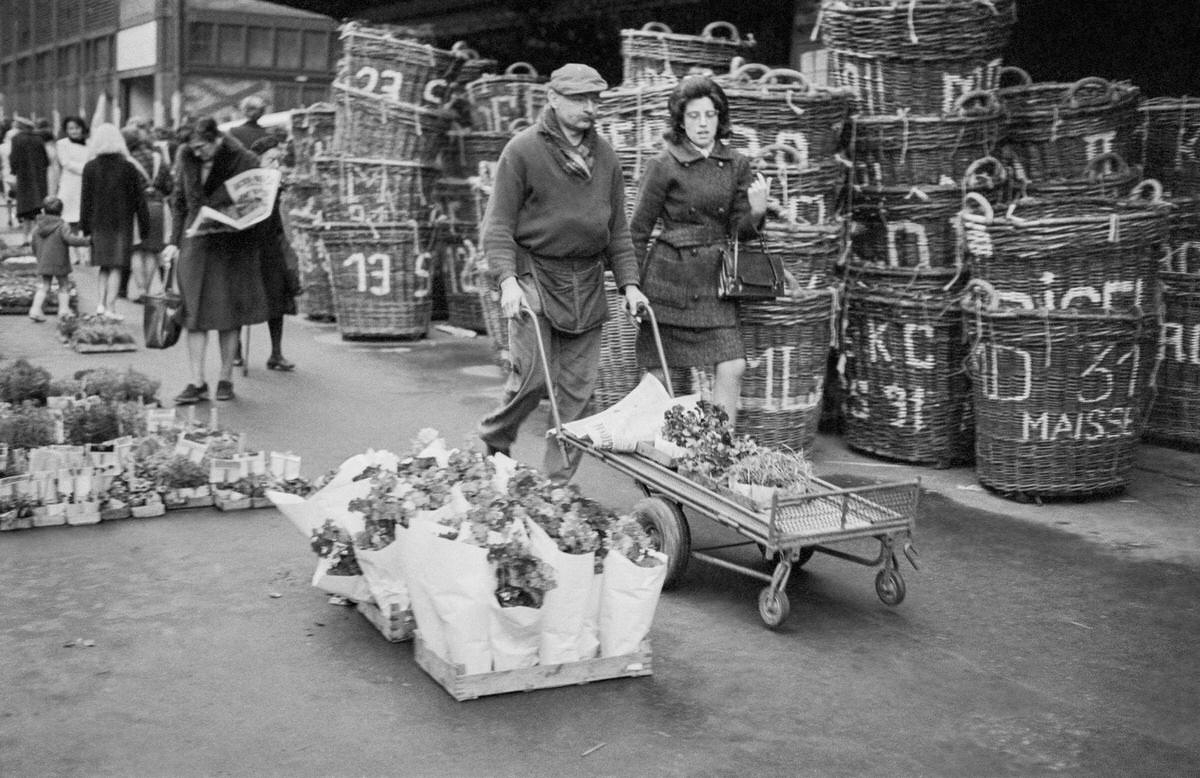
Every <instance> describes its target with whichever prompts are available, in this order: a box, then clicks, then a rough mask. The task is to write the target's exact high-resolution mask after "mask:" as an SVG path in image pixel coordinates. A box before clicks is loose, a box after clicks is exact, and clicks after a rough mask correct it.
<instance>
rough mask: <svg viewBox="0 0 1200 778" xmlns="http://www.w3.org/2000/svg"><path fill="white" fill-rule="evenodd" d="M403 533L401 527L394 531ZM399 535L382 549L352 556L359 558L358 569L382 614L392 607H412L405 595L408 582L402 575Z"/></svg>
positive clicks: (401, 551)
mask: <svg viewBox="0 0 1200 778" xmlns="http://www.w3.org/2000/svg"><path fill="white" fill-rule="evenodd" d="M397 530H400V531H403V527H397ZM401 537H402V536H401V533H400V532H397V533H396V540H394V541H392V542H391V543H389V544H388V545H387V546H385V547H383V548H381V549H378V550H376V549H369V548H356V549H355V550H354V555H355V556H356V557H358V566H359V567H361V568H362V571H363V578H364V579H365V580H366V582H367V588H368V589H370V590H371V597H372V598H374V600H375V604H376V605H378V606H379V607H380V609H382V610H383V612H384V613H388V612H390V611H391V606H392V605H395V606H397V607H398V608H400V609H401V610H408V609H409V608H410V607H411V606H412V599H411V598H410V597H409V594H408V581H407V576H406V575H405V571H404V549H403V548H401Z"/></svg>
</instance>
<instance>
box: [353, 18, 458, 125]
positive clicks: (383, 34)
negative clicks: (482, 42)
mask: <svg viewBox="0 0 1200 778" xmlns="http://www.w3.org/2000/svg"><path fill="white" fill-rule="evenodd" d="M340 30H341V42H342V58H341V59H340V60H339V61H338V72H337V77H336V80H335V81H334V86H335V87H343V88H349V89H351V90H354V91H356V92H361V93H364V94H367V95H374V96H377V97H380V98H386V99H388V100H389V101H391V102H400V103H409V104H411V105H428V104H430V103H433V104H437V105H440V104H441V103H442V102H443V101H444V99H445V97H446V94H445V90H444V86H445V85H446V84H449V83H453V82H455V81H456V80H457V77H458V74H459V72H460V71H461V70H462V69H463V67H464V65H465V64H466V63H467V60H468V58H469V57H470V55H471V54H473V52H471V51H470V50H469V49H467V48H466V47H465V46H462V47H461V48H459V49H458V50H456V51H447V50H445V49H439V48H436V47H434V46H431V45H430V44H428V43H422V42H421V41H418V40H414V39H412V38H406V37H399V36H397V35H396V34H395V33H394V32H393V31H391V30H388V29H386V28H381V27H367V26H365V25H363V24H360V23H358V22H347V23H346V24H343V25H342V26H341V28H340ZM477 56H478V55H476V57H477ZM475 77H477V76H475Z"/></svg>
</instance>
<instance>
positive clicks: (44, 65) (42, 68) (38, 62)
mask: <svg viewBox="0 0 1200 778" xmlns="http://www.w3.org/2000/svg"><path fill="white" fill-rule="evenodd" d="M53 76H54V74H53V73H52V72H51V67H50V52H48V51H44V52H42V53H41V54H38V55H37V57H36V58H35V59H34V64H33V77H34V79H36V80H37V81H45V80H46V79H48V78H53Z"/></svg>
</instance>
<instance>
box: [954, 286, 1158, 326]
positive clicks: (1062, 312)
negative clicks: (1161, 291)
mask: <svg viewBox="0 0 1200 778" xmlns="http://www.w3.org/2000/svg"><path fill="white" fill-rule="evenodd" d="M959 305H960V307H961V308H962V310H963V312H964V313H968V314H970V315H972V316H976V315H978V316H982V317H983V318H991V319H1040V320H1045V321H1093V322H1098V321H1113V322H1141V321H1144V320H1146V319H1151V320H1155V321H1157V319H1158V316H1157V315H1155V314H1151V313H1146V312H1145V311H1141V310H1138V309H1136V308H1135V309H1132V310H1129V309H1126V310H1122V309H1111V308H1110V309H1105V308H1090V309H1087V310H1084V309H1081V308H1067V309H1063V308H1053V309H1051V308H1013V307H1004V308H999V307H997V308H992V307H990V306H987V305H984V304H983V303H982V301H981V300H980V299H979V298H978V297H977V296H975V295H973V294H970V292H968V293H967V295H966V296H965V297H964V298H963V299H962V301H961V302H960V303H959Z"/></svg>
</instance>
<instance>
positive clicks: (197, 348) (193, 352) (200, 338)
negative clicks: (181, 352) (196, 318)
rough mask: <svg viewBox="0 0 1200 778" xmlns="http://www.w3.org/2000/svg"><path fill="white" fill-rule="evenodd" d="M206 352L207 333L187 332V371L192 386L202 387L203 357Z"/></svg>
mask: <svg viewBox="0 0 1200 778" xmlns="http://www.w3.org/2000/svg"><path fill="white" fill-rule="evenodd" d="M207 351H208V333H207V332H205V331H204V330H200V331H198V332H197V331H194V330H188V331H187V352H188V370H189V372H190V375H191V378H192V385H193V386H204V356H205V352H207Z"/></svg>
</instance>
